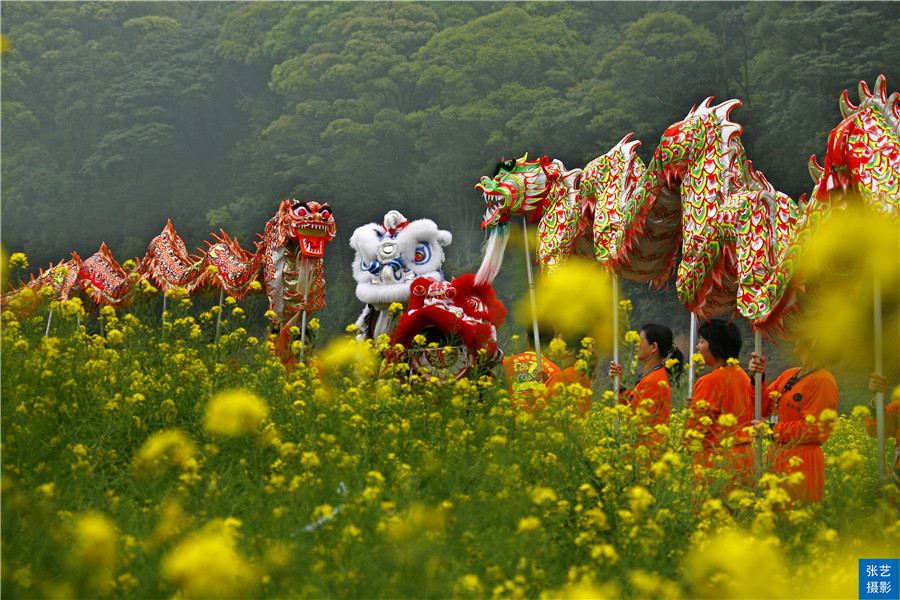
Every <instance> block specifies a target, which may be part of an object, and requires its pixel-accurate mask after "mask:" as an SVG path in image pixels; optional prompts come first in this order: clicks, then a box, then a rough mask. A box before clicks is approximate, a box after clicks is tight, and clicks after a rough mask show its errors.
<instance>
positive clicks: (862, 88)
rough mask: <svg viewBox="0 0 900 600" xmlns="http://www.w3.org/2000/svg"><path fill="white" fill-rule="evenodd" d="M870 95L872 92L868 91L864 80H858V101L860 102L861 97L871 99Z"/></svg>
mask: <svg viewBox="0 0 900 600" xmlns="http://www.w3.org/2000/svg"><path fill="white" fill-rule="evenodd" d="M872 97H873V96H872V92H870V91H869V86H867V85H866V82H865V81H860V82H859V101H860V102H862V101H863V98H869V99H871V98H872Z"/></svg>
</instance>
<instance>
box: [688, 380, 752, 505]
mask: <svg viewBox="0 0 900 600" xmlns="http://www.w3.org/2000/svg"><path fill="white" fill-rule="evenodd" d="M723 415H733V417H734V419H723V421H725V424H723V423H719V417H721V416H723ZM704 417H708V418H709V421H706V419H704ZM730 420H733V421H734V422H733V423H729V422H728V421H730ZM751 421H753V401H752V399H751V396H750V377H749V376H748V375H747V374H746V373H745V372H744V371H743V370H742V369H741V368H740V366H738V365H733V366H725V367H719V368H718V369H715V370H714V371H713V372H711V373H707V374H706V375H704V376H703V377H701V378H700V379H698V380H697V381H696V382H695V383H694V393H693V396H692V398H691V406H690V410H689V412H688V418H687V421H686V422H685V424H684V430H685V434H686V435H685V443H686V444H690V442H691V441H692V439H693V438H692V437H691V436H690V434H688V432H690V431H691V430H693V431H694V432H695V434H694V435H698V436H700V443H701V444H702V448H703V450H702V452H698V453H697V454H695V455H694V464H695V465H702V466H704V467H707V468H710V467H714V466H715V465H716V462H717V460H716V459H718V458H719V457H721V458H723V459H724V468H725V470H726V471H727V472H729V473H730V474H731V478H730V480H726V481H723V482H722V487H721V489H720V494H721V495H722V496H723V497H727V495H728V494H729V493H730V492H731V491H732V490H734V489H739V488H740V489H749V488H752V487H753V485H754V480H755V476H756V469H755V468H754V464H755V463H754V457H753V446H752V445H751V444H750V435H749V434H748V433H747V432H745V431H744V428H745V427H749V426H750V425H751V424H752V423H751ZM727 438H733V439H734V445H733V446H731V447H729V448H726V447H724V446H722V440H725V439H727ZM696 476H697V479H698V481H702V480H704V479H705V478H706V477H708V475H700V474H699V473H698V474H697V475H696Z"/></svg>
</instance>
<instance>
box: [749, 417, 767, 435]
mask: <svg viewBox="0 0 900 600" xmlns="http://www.w3.org/2000/svg"><path fill="white" fill-rule="evenodd" d="M750 425H752V426H753V435H754V436H755V437H758V438H765V437H768V436H771V435H772V429H771V427H772V426H771V425H770V424H769V422H768V421H759V420H757V419H753V420H752V421H750Z"/></svg>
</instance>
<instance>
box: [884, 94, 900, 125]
mask: <svg viewBox="0 0 900 600" xmlns="http://www.w3.org/2000/svg"><path fill="white" fill-rule="evenodd" d="M885 106H887V107H888V108H889V109H890V111H891V112H892V113H893V114H894V118H895V119H900V92H894V93H893V94H891V95H890V96H889V97H888V99H887V102H886V104H885Z"/></svg>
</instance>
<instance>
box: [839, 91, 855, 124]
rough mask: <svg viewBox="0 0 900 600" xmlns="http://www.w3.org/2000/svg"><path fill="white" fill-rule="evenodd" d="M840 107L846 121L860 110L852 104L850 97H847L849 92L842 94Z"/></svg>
mask: <svg viewBox="0 0 900 600" xmlns="http://www.w3.org/2000/svg"><path fill="white" fill-rule="evenodd" d="M838 106H840V107H841V116H842V117H843V118H845V119H846V118H847V117H849V116H850V115H852V114H853V113H854V112H856V110H857V109H858V107H857V106H854V105H853V103H852V102H850V96H848V95H847V90H844V91H843V92H841V97H840V100H839V101H838Z"/></svg>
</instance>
